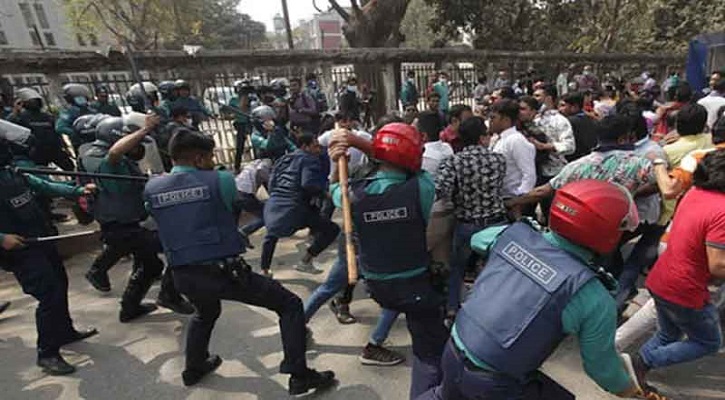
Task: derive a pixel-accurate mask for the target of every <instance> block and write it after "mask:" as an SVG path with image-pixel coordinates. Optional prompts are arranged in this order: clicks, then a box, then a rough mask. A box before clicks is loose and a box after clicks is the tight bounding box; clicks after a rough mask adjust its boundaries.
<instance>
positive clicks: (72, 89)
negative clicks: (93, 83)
mask: <svg viewBox="0 0 725 400" xmlns="http://www.w3.org/2000/svg"><path fill="white" fill-rule="evenodd" d="M91 97H93V94H91V91H90V89H88V87H87V86H86V85H81V84H80V83H68V84H65V85H63V99H65V101H66V102H67V103H68V104H75V105H77V106H84V105H86V103H87V102H88V100H90V99H91ZM82 99H85V102H84V101H83V100H82Z"/></svg>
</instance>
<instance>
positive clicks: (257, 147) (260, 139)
mask: <svg viewBox="0 0 725 400" xmlns="http://www.w3.org/2000/svg"><path fill="white" fill-rule="evenodd" d="M275 118H277V113H276V112H275V111H274V109H272V107H270V106H267V105H262V106H259V107H257V108H255V109H254V110H252V124H253V127H252V128H253V129H252V150H254V158H269V159H271V160H272V161H276V160H277V159H278V158H280V157H282V156H283V155H285V154H286V153H288V152H293V151H295V150H296V149H297V146H295V144H294V143H293V142H292V140H290V138H289V136H288V135H287V133H286V131H285V130H284V129H283V128H282V127H281V126H278V125H277V123H276V122H275Z"/></svg>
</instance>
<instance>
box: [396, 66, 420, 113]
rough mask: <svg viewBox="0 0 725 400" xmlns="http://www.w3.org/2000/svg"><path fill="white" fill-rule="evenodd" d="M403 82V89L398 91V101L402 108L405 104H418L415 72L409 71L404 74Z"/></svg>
mask: <svg viewBox="0 0 725 400" xmlns="http://www.w3.org/2000/svg"><path fill="white" fill-rule="evenodd" d="M405 78H406V79H405V82H403V87H402V88H401V89H400V101H401V102H402V103H403V106H405V105H406V104H413V105H416V104H418V98H419V97H420V95H419V94H418V87H417V86H416V84H415V71H413V70H410V71H408V72H407V73H406V74H405Z"/></svg>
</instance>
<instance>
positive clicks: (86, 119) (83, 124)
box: [73, 114, 111, 143]
mask: <svg viewBox="0 0 725 400" xmlns="http://www.w3.org/2000/svg"><path fill="white" fill-rule="evenodd" d="M107 118H111V117H110V116H109V115H106V114H88V115H81V116H80V117H78V118H76V120H75V121H74V122H73V131H74V132H75V133H76V135H78V137H79V138H81V140H82V141H83V142H84V143H89V142H92V141H94V140H95V139H96V130H97V127H98V124H100V123H101V121H103V120H105V119H107Z"/></svg>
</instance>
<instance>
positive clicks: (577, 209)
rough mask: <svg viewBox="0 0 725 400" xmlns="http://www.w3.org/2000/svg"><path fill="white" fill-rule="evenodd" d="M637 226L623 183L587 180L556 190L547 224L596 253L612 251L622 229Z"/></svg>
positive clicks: (633, 204) (632, 202) (628, 194)
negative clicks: (621, 184)
mask: <svg viewBox="0 0 725 400" xmlns="http://www.w3.org/2000/svg"><path fill="white" fill-rule="evenodd" d="M637 225H639V215H638V214H637V206H636V205H635V203H634V200H633V199H632V195H630V193H629V191H628V190H627V189H625V188H624V187H623V186H620V185H617V184H614V183H610V182H605V181H598V180H592V179H587V180H583V181H577V182H573V183H570V184H568V185H565V186H564V187H562V188H561V189H559V190H557V191H556V195H555V196H554V201H553V203H552V205H551V215H550V218H549V227H550V228H551V230H552V231H554V232H556V233H557V234H559V235H561V236H563V237H564V238H566V239H568V240H570V241H571V242H573V243H576V244H578V245H580V246H584V247H586V248H588V249H590V250H593V251H595V252H597V253H599V254H607V253H610V252H611V251H613V250H614V249H615V248H616V247H617V244H619V241H620V239H621V238H622V232H623V231H625V230H634V229H635V228H637Z"/></svg>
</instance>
